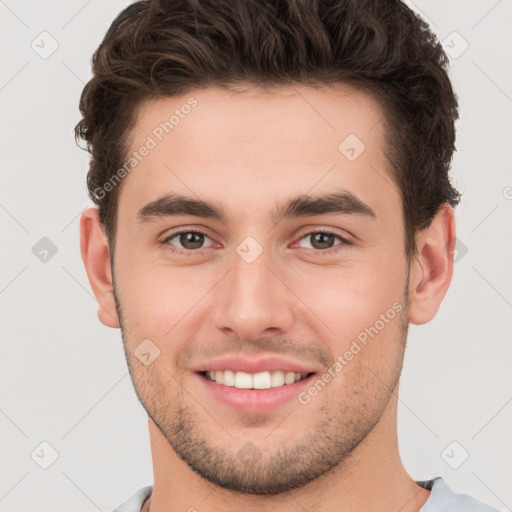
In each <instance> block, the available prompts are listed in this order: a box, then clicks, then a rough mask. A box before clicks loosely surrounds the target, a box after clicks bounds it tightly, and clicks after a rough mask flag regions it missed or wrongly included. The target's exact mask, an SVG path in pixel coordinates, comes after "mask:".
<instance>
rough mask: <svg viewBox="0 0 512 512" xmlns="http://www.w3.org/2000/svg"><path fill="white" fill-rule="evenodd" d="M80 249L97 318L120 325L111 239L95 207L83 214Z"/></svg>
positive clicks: (103, 321) (108, 324) (108, 323)
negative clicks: (115, 294) (103, 228)
mask: <svg viewBox="0 0 512 512" xmlns="http://www.w3.org/2000/svg"><path fill="white" fill-rule="evenodd" d="M80 252H81V254H82V260H83V262H84V265H85V270H86V272H87V276H88V278H89V283H90V284H91V288H92V291H93V293H94V295H95V297H96V299H97V300H98V318H99V320H100V322H101V323H102V324H104V325H106V326H107V327H113V328H118V327H120V324H119V318H118V316H117V311H116V307H115V301H114V295H113V290H112V271H111V268H110V250H109V247H108V240H107V238H106V236H105V235H104V233H103V231H102V229H101V223H100V220H99V216H98V210H97V209H96V208H88V209H87V210H85V211H84V212H83V213H82V216H81V217H80Z"/></svg>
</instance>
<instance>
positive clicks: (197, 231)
mask: <svg viewBox="0 0 512 512" xmlns="http://www.w3.org/2000/svg"><path fill="white" fill-rule="evenodd" d="M185 233H195V234H201V235H204V236H206V237H208V238H210V237H209V236H208V234H207V233H205V232H204V231H202V230H201V229H193V230H184V231H176V233H171V234H170V235H169V236H168V237H167V238H165V240H163V241H162V244H163V245H164V246H165V248H166V250H167V251H169V252H170V253H173V254H174V253H177V254H185V255H192V254H197V255H202V253H203V250H202V249H183V250H177V249H175V248H174V247H173V246H172V245H170V244H169V243H168V242H169V240H171V239H172V238H174V237H176V236H178V235H182V234H185ZM317 233H324V234H326V235H334V236H335V237H336V238H338V239H339V240H340V241H341V243H339V244H337V245H335V246H334V247H332V248H331V249H325V250H322V249H309V250H310V251H313V253H314V254H315V255H317V254H321V255H329V256H330V255H333V254H337V253H338V252H340V251H342V250H344V247H345V246H347V245H352V242H350V241H349V240H347V239H346V238H344V237H342V236H341V235H338V234H337V233H333V232H332V231H327V230H323V229H317V230H316V231H310V232H309V233H306V234H305V235H303V236H301V237H300V238H299V240H302V239H304V238H307V237H308V236H311V235H315V234H317ZM206 249H207V248H206Z"/></svg>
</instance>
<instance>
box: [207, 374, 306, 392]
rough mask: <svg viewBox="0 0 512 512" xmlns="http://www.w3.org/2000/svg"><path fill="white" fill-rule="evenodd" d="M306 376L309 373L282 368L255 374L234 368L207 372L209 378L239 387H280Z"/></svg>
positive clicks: (225, 384)
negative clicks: (282, 369) (286, 370)
mask: <svg viewBox="0 0 512 512" xmlns="http://www.w3.org/2000/svg"><path fill="white" fill-rule="evenodd" d="M306 376H307V373H297V372H282V371H280V370H278V371H275V372H268V371H267V372H260V373H254V374H251V373H247V372H234V371H232V370H225V371H221V370H216V371H212V372H206V377H207V378H208V379H210V380H212V381H214V382H217V383H218V384H223V385H224V386H234V387H235V388H238V389H269V388H278V387H280V386H284V385H285V384H293V383H295V382H299V380H302V379H305V378H306Z"/></svg>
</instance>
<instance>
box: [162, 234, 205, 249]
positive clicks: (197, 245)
mask: <svg viewBox="0 0 512 512" xmlns="http://www.w3.org/2000/svg"><path fill="white" fill-rule="evenodd" d="M205 240H210V242H212V240H211V238H210V237H209V236H208V235H207V234H206V233H203V232H202V231H197V230H196V231H179V232H178V233H173V234H171V235H170V236H168V237H167V238H166V239H165V240H164V241H163V242H162V243H163V244H165V245H166V247H167V249H168V250H169V251H171V252H184V253H186V252H193V251H195V252H199V251H198V249H204V248H205V247H211V246H212V244H211V243H210V245H204V244H205ZM173 245H178V248H179V249H182V251H179V250H176V249H175V248H174V247H173Z"/></svg>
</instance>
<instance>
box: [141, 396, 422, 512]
mask: <svg viewBox="0 0 512 512" xmlns="http://www.w3.org/2000/svg"><path fill="white" fill-rule="evenodd" d="M396 413H397V395H396V393H394V394H393V395H392V398H391V400H390V401H389V403H388V405H387V407H386V410H385V411H384V414H383V415H382V417H381V419H380V421H379V422H378V424H377V425H376V426H375V427H374V429H373V430H372V431H371V432H370V433H369V434H368V436H367V437H366V438H365V439H364V440H363V441H362V442H361V443H360V444H359V446H358V447H357V448H355V449H354V451H353V452H352V453H351V455H350V456H349V457H348V458H347V459H346V460H344V461H343V462H342V463H341V464H339V465H338V466H336V467H335V468H333V469H332V470H331V471H329V472H327V473H325V474H324V475H322V476H321V477H319V478H317V479H316V480H314V481H313V482H310V483H309V484H307V485H305V486H304V487H301V488H299V489H294V490H291V491H289V492H287V493H284V494H279V495H272V496H255V495H250V494H240V493H234V492H232V491H227V490H225V489H222V488H220V487H217V486H215V485H213V484H211V483H210V482H208V481H206V480H204V479H203V478H201V477H200V476H199V475H197V474H196V473H195V472H194V471H192V470H191V469H190V468H189V467H188V465H187V464H186V463H185V462H183V461H182V460H181V459H180V458H179V457H178V456H177V455H176V454H175V452H174V450H173V449H172V447H171V446H170V444H169V442H168V441H167V439H166V438H165V437H164V436H163V435H162V433H161V432H160V430H159V429H158V427H157V426H156V425H155V424H154V423H153V421H152V420H151V419H148V421H149V431H150V440H151V450H152V454H153V471H154V476H155V483H154V486H153V493H152V495H151V497H150V498H149V499H148V500H147V501H146V503H145V506H144V508H143V511H144V512H174V511H178V510H181V511H183V510H189V511H191V512H192V511H194V510H196V511H197V510H205V509H207V510H208V511H210V512H217V511H219V512H220V511H223V512H226V511H231V510H233V511H236V510H246V511H249V512H252V511H254V512H256V511H257V512H265V511H275V510H276V509H277V510H280V511H284V512H287V511H296V510H297V509H298V508H299V509H300V508H302V509H304V510H319V511H320V510H321V511H326V512H327V511H334V510H342V511H343V512H359V511H361V510H365V511H366V512H377V511H380V510H382V508H383V504H385V505H386V509H389V510H400V511H401V512H418V511H419V510H420V509H421V507H422V506H423V505H424V503H425V502H426V500H427V499H428V497H429V495H430V491H427V490H426V489H423V488H422V487H420V486H418V485H417V484H416V483H415V481H414V480H413V479H412V478H411V477H410V476H409V475H408V474H407V472H406V470H405V468H404V466H403V464H402V462H401V460H400V456H399V452H398V438H397V428H396Z"/></svg>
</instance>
